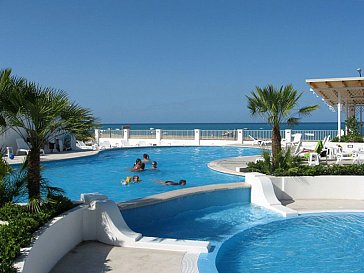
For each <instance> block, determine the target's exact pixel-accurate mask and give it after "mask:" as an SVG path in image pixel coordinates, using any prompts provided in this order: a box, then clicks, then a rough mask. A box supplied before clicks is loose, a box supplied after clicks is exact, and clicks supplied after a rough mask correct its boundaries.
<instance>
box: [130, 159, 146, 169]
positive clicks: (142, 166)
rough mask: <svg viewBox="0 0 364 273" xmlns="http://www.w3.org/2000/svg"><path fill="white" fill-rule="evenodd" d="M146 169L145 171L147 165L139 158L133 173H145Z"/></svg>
mask: <svg viewBox="0 0 364 273" xmlns="http://www.w3.org/2000/svg"><path fill="white" fill-rule="evenodd" d="M144 169H145V163H143V162H142V160H141V159H140V158H138V159H137V160H136V161H135V164H134V167H133V171H144Z"/></svg>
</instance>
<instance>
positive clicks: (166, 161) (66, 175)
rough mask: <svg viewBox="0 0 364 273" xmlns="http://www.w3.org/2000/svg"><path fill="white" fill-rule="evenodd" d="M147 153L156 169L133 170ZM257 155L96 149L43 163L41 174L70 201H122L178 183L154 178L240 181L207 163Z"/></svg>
mask: <svg viewBox="0 0 364 273" xmlns="http://www.w3.org/2000/svg"><path fill="white" fill-rule="evenodd" d="M144 153H147V154H149V155H150V159H151V161H152V160H155V161H157V162H158V170H151V165H150V163H147V165H146V169H147V170H146V171H144V172H138V173H134V172H131V171H130V170H129V169H130V168H132V167H133V164H134V163H135V160H136V159H137V158H142V155H143V154H144ZM256 154H260V149H256V148H239V147H201V146H198V147H149V148H130V149H115V150H106V151H103V152H100V153H99V154H97V155H95V156H90V157H83V158H77V159H72V160H64V161H54V162H46V163H43V164H42V165H43V166H44V171H43V176H44V177H45V178H46V179H48V180H49V181H50V182H51V184H52V185H53V186H57V187H61V188H62V189H64V190H65V192H66V195H67V196H68V197H69V198H71V199H74V200H78V199H79V198H80V194H81V193H87V192H100V193H102V194H105V195H107V196H108V197H109V199H111V200H114V201H117V202H118V201H126V200H130V199H135V198H140V197H145V196H149V195H154V194H158V193H161V192H166V191H171V190H176V189H178V188H180V186H165V185H161V184H160V183H157V182H156V181H157V180H175V181H178V180H180V179H186V180H187V185H186V186H185V187H194V186H202V185H208V184H223V183H232V182H239V181H244V178H243V177H239V176H234V175H227V174H222V173H218V172H216V171H213V170H211V169H209V168H208V167H207V164H208V163H209V162H211V161H213V160H217V159H221V158H227V157H236V156H246V155H256ZM134 174H138V175H139V176H140V179H141V180H142V182H141V183H136V184H132V185H127V186H124V185H122V184H121V180H124V179H125V178H126V176H133V175H134Z"/></svg>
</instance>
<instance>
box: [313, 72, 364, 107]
mask: <svg viewBox="0 0 364 273" xmlns="http://www.w3.org/2000/svg"><path fill="white" fill-rule="evenodd" d="M306 83H307V84H308V85H309V86H310V87H311V89H312V90H313V91H314V92H315V93H316V94H317V95H318V96H320V97H322V98H323V100H324V101H325V102H326V103H327V104H328V105H329V106H332V107H334V106H336V105H337V104H338V103H339V100H340V103H341V104H343V105H347V106H354V105H364V77H354V78H329V79H310V80H306ZM339 97H340V98H339Z"/></svg>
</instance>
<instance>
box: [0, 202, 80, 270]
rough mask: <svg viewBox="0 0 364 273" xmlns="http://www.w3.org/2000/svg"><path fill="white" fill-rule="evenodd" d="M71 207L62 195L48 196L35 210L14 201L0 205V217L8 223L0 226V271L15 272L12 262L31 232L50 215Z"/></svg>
mask: <svg viewBox="0 0 364 273" xmlns="http://www.w3.org/2000/svg"><path fill="white" fill-rule="evenodd" d="M72 207H74V205H73V204H72V202H71V201H70V200H69V199H67V198H65V197H63V196H53V199H51V198H48V199H47V201H46V202H45V203H43V204H41V205H40V207H39V208H40V210H39V211H37V212H34V211H31V210H29V207H28V206H21V205H17V204H14V203H7V204H5V205H4V206H2V207H0V219H1V220H3V221H8V225H1V226H0V273H3V272H16V270H15V269H14V267H13V263H14V261H15V259H16V258H17V257H18V256H19V254H20V249H21V248H22V247H25V246H27V245H29V244H30V242H31V240H32V238H33V235H32V234H33V233H34V232H35V231H36V230H38V229H39V228H40V227H41V226H43V225H44V224H45V223H47V222H48V221H49V220H50V219H51V218H52V217H54V216H56V215H58V214H60V213H63V212H64V211H66V210H69V209H70V208H72Z"/></svg>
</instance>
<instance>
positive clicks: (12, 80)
mask: <svg viewBox="0 0 364 273" xmlns="http://www.w3.org/2000/svg"><path fill="white" fill-rule="evenodd" d="M96 125H97V124H96V119H95V118H94V117H93V116H92V114H91V111H90V110H89V109H87V108H83V107H81V106H79V105H78V104H76V103H74V102H71V101H70V100H69V99H68V97H67V94H66V93H65V92H64V91H62V90H56V89H53V88H49V87H46V88H43V87H41V86H39V85H37V84H35V83H33V82H28V81H27V80H25V79H22V78H17V77H14V76H11V70H10V69H6V70H2V71H0V133H4V132H5V131H7V130H13V131H15V132H16V133H17V134H18V135H19V136H20V137H21V138H23V139H24V140H25V141H28V142H29V143H30V148H31V149H30V151H29V154H28V157H27V169H28V185H27V187H28V195H29V199H34V198H35V199H38V200H39V199H40V188H41V182H42V177H41V168H40V149H42V148H43V147H44V146H45V145H46V143H47V142H48V139H49V138H50V137H51V136H52V137H57V136H59V135H62V134H64V133H65V132H69V133H71V134H74V135H75V136H76V137H81V138H84V137H86V136H90V132H91V129H93V128H95V126H96Z"/></svg>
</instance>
